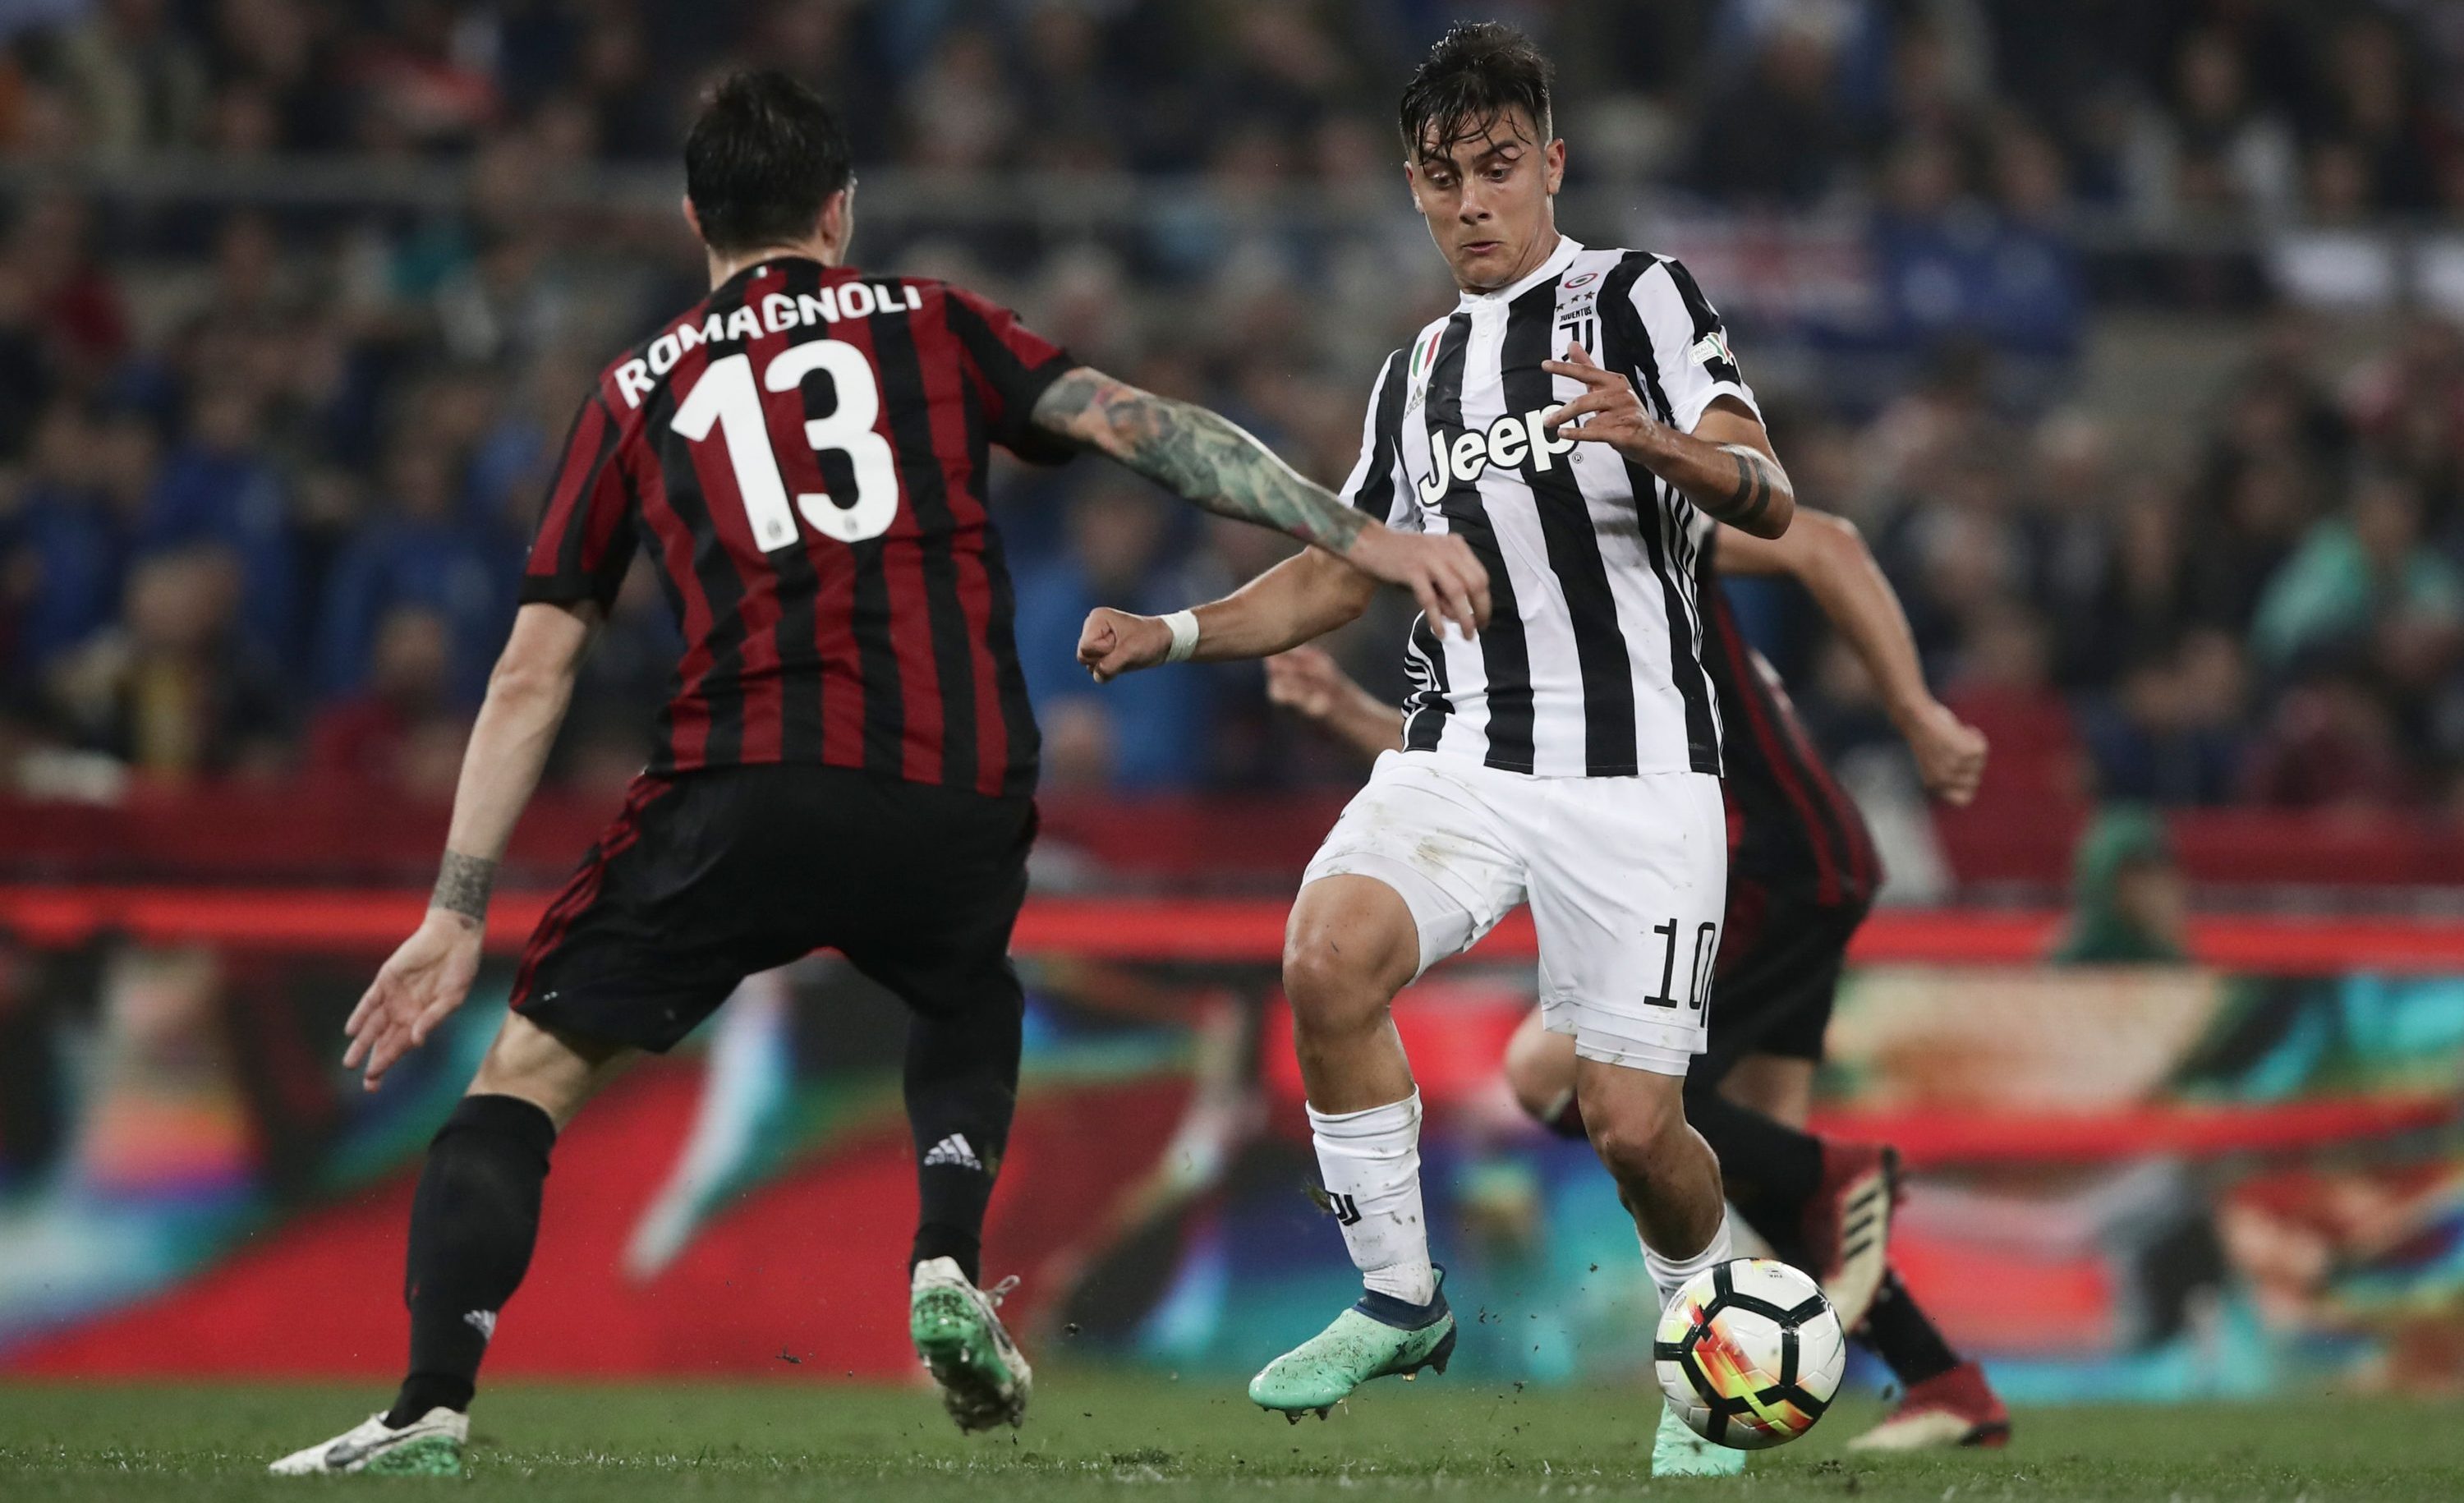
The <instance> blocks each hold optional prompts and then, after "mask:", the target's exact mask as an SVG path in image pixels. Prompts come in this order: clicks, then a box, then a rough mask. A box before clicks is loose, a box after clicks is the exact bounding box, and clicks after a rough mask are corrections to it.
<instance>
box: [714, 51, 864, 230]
mask: <svg viewBox="0 0 2464 1503" xmlns="http://www.w3.org/2000/svg"><path fill="white" fill-rule="evenodd" d="M854 181H855V168H854V166H852V164H851V163H850V162H849V161H848V157H847V137H846V135H845V134H843V133H842V132H841V131H840V130H839V122H838V120H837V118H836V117H834V116H832V115H831V114H830V107H829V106H828V105H826V104H825V103H823V102H822V97H821V96H820V95H818V94H815V93H814V92H813V91H812V90H811V89H809V88H806V87H805V86H804V85H803V84H802V83H799V82H797V81H796V80H795V79H793V78H791V77H787V76H786V75H785V74H783V73H778V72H775V71H772V70H768V69H763V70H760V71H759V72H750V73H733V74H730V75H728V76H727V77H725V78H723V79H721V80H720V81H719V85H718V87H717V88H715V89H713V90H712V91H711V94H710V98H709V99H707V100H705V101H704V102H703V104H702V108H701V114H700V115H699V116H697V117H696V118H695V119H694V121H693V132H692V134H690V135H688V136H687V137H686V138H685V196H686V197H687V198H690V199H692V200H693V215H694V217H696V218H698V219H699V220H700V221H701V237H702V241H703V243H705V244H707V245H708V246H709V247H710V248H711V249H712V250H714V251H721V252H742V251H758V250H760V249H762V248H763V247H765V246H773V245H781V244H784V243H786V242H789V241H794V240H801V239H803V238H804V237H805V236H806V235H808V234H811V233H812V232H813V226H814V224H815V223H816V222H817V221H818V220H820V218H821V217H822V205H824V204H825V203H827V202H828V201H829V196H830V195H831V194H832V193H835V192H837V191H838V190H839V189H841V188H845V187H847V185H848V184H849V183H852V182H854Z"/></svg>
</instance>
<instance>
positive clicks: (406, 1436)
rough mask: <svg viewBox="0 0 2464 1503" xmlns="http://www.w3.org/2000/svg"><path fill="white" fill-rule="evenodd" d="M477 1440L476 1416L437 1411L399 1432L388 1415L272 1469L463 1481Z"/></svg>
mask: <svg viewBox="0 0 2464 1503" xmlns="http://www.w3.org/2000/svg"><path fill="white" fill-rule="evenodd" d="M470 1438H471V1417H470V1416H469V1415H467V1414H463V1413H461V1412H459V1411H457V1410H453V1409H446V1408H435V1409H430V1410H429V1411H428V1412H427V1413H426V1414H425V1415H422V1416H421V1417H420V1418H418V1419H417V1420H414V1421H412V1422H411V1423H410V1424H408V1425H406V1426H403V1427H402V1428H401V1429H398V1430H397V1429H395V1428H393V1427H392V1426H388V1425H386V1424H385V1416H384V1415H382V1414H371V1415H369V1416H368V1417H367V1419H366V1420H365V1421H363V1423H361V1424H360V1425H358V1426H354V1427H353V1428H351V1429H348V1430H345V1431H343V1432H342V1433H341V1434H340V1435H337V1436H335V1437H334V1438H333V1439H332V1440H329V1441H326V1442H324V1443H322V1444H320V1445H316V1446H311V1447H309V1448H307V1449H306V1450H298V1451H293V1452H292V1453H291V1454H290V1455H288V1456H285V1457H283V1458H282V1459H281V1460H280V1461H277V1462H275V1464H274V1465H273V1466H271V1467H268V1468H267V1469H266V1470H268V1471H271V1472H273V1473H274V1474H275V1476H277V1477H330V1476H341V1475H343V1474H344V1473H346V1472H354V1471H364V1472H368V1473H370V1474H371V1475H377V1476H393V1477H458V1476H460V1475H462V1447H463V1444H464V1443H465V1442H467V1441H469V1440H470Z"/></svg>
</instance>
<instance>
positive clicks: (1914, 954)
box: [0, 886, 2464, 976]
mask: <svg viewBox="0 0 2464 1503" xmlns="http://www.w3.org/2000/svg"><path fill="white" fill-rule="evenodd" d="M425 900H426V895H425V894H423V893H420V892H417V891H410V890H397V891H393V892H382V893H371V892H334V891H325V890H318V889H302V888H179V887H39V886H13V887H11V886H0V926H6V927H8V928H10V929H12V930H14V931H15V932H16V933H17V934H19V935H20V936H22V937H23V938H24V939H27V940H29V941H30V942H33V943H34V944H38V945H44V946H62V945H72V944H78V943H82V942H84V941H86V940H88V939H92V938H94V937H96V936H98V935H101V934H106V933H118V934H125V935H127V936H129V937H130V938H132V939H143V940H147V941H151V942H155V943H183V942H187V943H214V944H221V945H228V946H231V947H235V948H241V949H250V950H257V951H267V952H275V953H308V952H323V953H332V952H335V951H338V950H340V951H352V950H372V951H383V950H385V949H389V948H390V947H391V946H392V945H393V944H394V943H395V942H396V941H397V940H399V939H402V937H403V936H405V935H407V934H408V933H409V932H410V930H411V928H412V927H413V926H414V925H415V924H417V923H418V921H419V916H420V912H421V908H422V905H423V903H424V902H425ZM547 902H548V895H546V894H543V893H520V894H509V895H505V896H503V897H501V898H500V899H498V901H497V902H496V905H495V910H494V911H493V912H492V914H491V915H490V917H489V923H488V941H489V945H490V947H491V948H493V949H495V950H499V951H511V950H514V949H517V948H518V947H519V946H520V944H521V942H522V940H523V939H524V938H525V937H527V936H528V935H529V933H530V930H531V927H532V925H534V924H535V923H537V922H538V921H539V914H540V912H541V910H543V909H544V908H545V907H546V906H547ZM1288 908H1289V904H1288V903H1287V901H1286V900H1285V899H1282V898H1172V899H1140V898H1083V897H1040V898H1035V899H1032V900H1030V901H1029V902H1028V903H1027V905H1026V911H1025V912H1024V913H1023V915H1022V916H1021V917H1020V919H1019V927H1018V939H1017V948H1018V950H1019V951H1020V952H1021V953H1023V954H1030V955H1032V954H1042V953H1052V954H1069V955H1082V956H1090V957H1096V958H1101V959H1109V960H1119V961H1188V962H1210V961H1211V962H1225V963H1259V962H1271V961H1273V960H1274V959H1275V958H1276V956H1278V955H1279V954H1280V953H1281V952H1282V949H1283V942H1284V917H1285V915H1286V913H1287V911H1288ZM2060 927H2061V916H2060V915H2059V914H2057V913H2055V912H2051V911H2045V910H2017V911H2010V912H2003V911H1981V910H1973V909H1884V910H1881V911H1880V912H1878V913H1876V914H1875V915H1874V916H1873V917H1871V918H1869V919H1868V920H1866V923H1865V927H1864V928H1863V929H1862V930H1861V931H1859V934H1858V936H1857V941H1856V944H1855V945H1854V946H1853V947H1852V949H1851V951H1850V954H1851V956H1852V958H1854V959H1855V960H1857V961H1859V962H1861V963H1864V964H1869V965H1872V964H1887V963H1894V962H1910V963H1926V964H1980V965H1983V964H2014V963H2016V964H2024V963H2026V962H2028V961H2035V960H2037V959H2039V958H2041V957H2042V956H2043V955H2044V954H2045V953H2046V951H2047V950H2048V949H2049V948H2050V947H2051V945H2052V943H2053V941H2054V939H2055V937H2056V935H2057V933H2058V932H2059V930H2060ZM2190 938H2191V948H2192V951H2193V954H2194V958H2195V959H2196V960H2198V961H2201V962H2202V963H2205V964H2207V965H2211V966H2213V967H2216V968H2218V969H2222V970H2241V971H2259V972H2265V973H2268V974H2272V975H2279V976H2321V975H2329V974H2334V973H2341V972H2347V971H2356V970H2359V971H2373V972H2386V973H2399V974H2424V973H2430V972H2439V971H2450V972H2453V971H2464V922H2459V921H2456V920H2453V919H2410V918H2345V917H2304V916H2283V915H2232V916H2211V917H2202V918H2196V919H2193V920H2192V921H2191V925H2190ZM1474 953H1475V954H1476V955H1477V956H1478V957H1479V958H1481V959H1484V960H1492V961H1507V960H1526V959H1529V958H1531V957H1532V956H1534V955H1535V954H1536V953H1537V950H1536V947H1535V944H1534V941H1533V938H1532V932H1531V923H1530V918H1529V915H1528V914H1523V913H1517V914H1515V915H1513V916H1512V917H1509V918H1508V919H1507V921H1506V922H1505V923H1502V924H1500V925H1499V926H1498V927H1497V929H1496V931H1495V932H1494V933H1492V934H1491V935H1490V936H1489V937H1488V939H1486V940H1485V942H1483V943H1482V945H1481V946H1480V948H1479V949H1478V950H1477V951H1475V952H1474Z"/></svg>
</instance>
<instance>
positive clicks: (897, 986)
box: [513, 764, 1035, 1050]
mask: <svg viewBox="0 0 2464 1503" xmlns="http://www.w3.org/2000/svg"><path fill="white" fill-rule="evenodd" d="M1034 841H1035V802H1034V800H1032V799H1031V798H1028V797H1026V796H1024V795H1020V796H1016V797H1009V798H994V797H988V796H986V795H984V794H981V793H976V792H973V791H969V790H965V789H958V788H944V787H937V786H934V785H927V784H920V783H906V782H902V781H899V780H897V779H894V778H884V777H879V776H876V775H874V774H872V773H868V772H860V771H856V770H853V769H850V768H841V767H816V766H810V765H796V764H788V765H773V766H757V767H724V768H711V769H706V770H702V771H696V772H685V773H677V774H673V775H671V776H653V775H650V774H647V773H646V774H644V775H643V776H641V777H639V778H636V779H634V780H633V785H632V788H631V789H630V790H629V792H628V793H627V797H626V800H625V808H624V811H623V812H622V813H620V814H618V815H617V816H616V819H615V822H614V823H613V824H611V825H609V826H608V827H607V829H606V831H605V833H604V834H603V835H601V836H600V839H599V843H598V844H597V845H596V846H593V847H592V848H591V850H590V853H589V854H588V855H586V856H584V857H583V861H582V867H581V870H579V871H577V872H576V873H574V874H573V879H572V880H571V881H569V882H567V883H566V884H565V885H564V890H563V891H562V892H561V893H560V894H559V895H557V899H556V901H555V902H554V903H552V904H550V905H549V907H548V911H547V913H546V915H545V917H542V918H541V919H540V920H539V929H538V931H537V932H536V933H534V934H533V935H532V936H531V940H530V943H529V945H528V946H527V947H525V948H524V950H523V952H522V961H521V969H520V971H519V972H518V973H517V975H516V977H515V980H514V995H513V1006H514V1010H516V1011H517V1012H519V1013H520V1014H521V1015H522V1016H524V1017H526V1018H529V1019H531V1020H532V1021H533V1022H535V1023H539V1024H541V1025H543V1026H545V1027H549V1028H557V1029H559V1030H561V1031H565V1032H570V1033H575V1034H579V1035H582V1036H583V1037H586V1038H592V1039H600V1040H605V1041H607V1042H610V1043H617V1044H628V1045H631V1046H632V1047H634V1048H636V1049H646V1050H667V1049H670V1048H671V1047H672V1046H673V1045H674V1044H675V1042H676V1041H677V1040H678V1039H681V1038H683V1037H684V1036H685V1035H686V1034H687V1033H690V1032H692V1031H693V1026H694V1025H696V1024H698V1023H700V1022H701V1020H702V1019H704V1018H706V1017H708V1016H710V1015H711V1013H713V1012H715V1011H716V1010H717V1008H718V1005H719V1004H720V1003H722V1002H725V1001H726V1000H727V997H728V994H729V993H730V992H732V991H734V990H735V989H736V984H737V983H738V982H740V981H742V980H743V979H744V978H745V977H746V976H749V975H751V974H753V973H754V972H756V971H764V970H768V969H770V968H771V967H773V966H778V965H784V964H786V963H787V962H788V961H793V960H795V959H797V958H798V957H800V956H803V955H805V954H808V953H810V952H811V951H814V950H817V949H825V948H826V949H834V950H837V951H839V952H840V953H842V954H844V955H845V956H846V957H847V960H848V961H850V962H852V963H853V964H854V965H855V967H856V968H857V969H858V970H860V971H863V972H864V973H865V974H866V975H868V976H869V977H871V978H872V979H873V980H874V981H877V982H879V983H880V984H882V985H884V986H886V987H888V988H889V989H890V990H891V992H893V993H895V994H896V995H897V996H898V997H899V999H900V1000H902V1001H904V1002H905V1003H906V1004H907V1005H908V1006H911V1007H913V1008H914V1009H916V1010H917V1011H918V1012H922V1013H925V1014H927V1015H930V1016H936V1017H938V1016H953V1015H958V1014H962V1013H965V1012H967V1011H971V1010H974V1009H977V1008H980V1007H983V1006H987V1005H999V1006H1008V1007H1011V1008H1016V1007H1018V1006H1023V999H1022V997H1021V994H1020V990H1019V984H1018V976H1017V973H1016V972H1015V971H1013V970H1012V969H1011V967H1010V963H1009V937H1010V930H1011V928H1012V927H1013V926H1014V925H1015V924H1016V923H1017V921H1018V910H1019V905H1020V904H1021V903H1022V902H1023V901H1024V900H1025V897H1026V852H1027V849H1028V847H1030V846H1031V845H1033V844H1034Z"/></svg>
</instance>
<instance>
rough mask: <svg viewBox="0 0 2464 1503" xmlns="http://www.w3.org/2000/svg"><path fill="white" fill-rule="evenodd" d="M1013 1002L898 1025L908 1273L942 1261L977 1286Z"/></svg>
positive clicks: (1009, 1064) (997, 1160)
mask: <svg viewBox="0 0 2464 1503" xmlns="http://www.w3.org/2000/svg"><path fill="white" fill-rule="evenodd" d="M1022 1012H1023V1003H1022V1000H1021V999H1020V998H1019V997H1017V996H1016V995H1015V994H1013V995H1011V996H1010V997H1008V998H994V999H990V1000H989V1001H988V1003H987V1005H986V1006H981V1007H979V1008H974V1009H971V1010H970V1011H969V1012H967V1013H966V1014H965V1015H963V1016H958V1017H944V1018H935V1017H928V1016H926V1015H925V1014H923V1013H921V1012H918V1013H916V1014H915V1015H914V1017H913V1018H912V1019H911V1020H910V1021H909V1023H908V1027H907V1125H908V1127H909V1128H910V1129H911V1130H912V1131H913V1133H914V1135H915V1191H916V1201H917V1203H918V1213H917V1217H916V1223H915V1246H914V1248H913V1252H912V1254H911V1256H910V1257H909V1259H908V1267H910V1268H913V1267H914V1266H915V1265H916V1264H918V1263H921V1262H923V1261H924V1260H925V1259H927V1258H950V1259H953V1260H955V1261H956V1262H957V1265H958V1271H960V1272H962V1273H964V1274H966V1275H967V1279H968V1281H969V1282H970V1283H976V1282H980V1281H981V1268H980V1261H981V1259H982V1256H983V1235H984V1207H985V1206H986V1205H989V1204H990V1203H991V1201H992V1194H993V1180H994V1178H995V1177H996V1176H997V1175H999V1174H1000V1173H1001V1154H1002V1152H1003V1151H1004V1150H1006V1149H1007V1148H1008V1146H1009V1121H1010V1116H1011V1114H1012V1113H1014V1112H1015V1111H1016V1110H1017V1107H1018V1054H1019V1045H1020V1028H1021V1017H1022Z"/></svg>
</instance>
